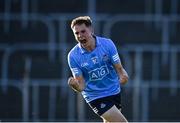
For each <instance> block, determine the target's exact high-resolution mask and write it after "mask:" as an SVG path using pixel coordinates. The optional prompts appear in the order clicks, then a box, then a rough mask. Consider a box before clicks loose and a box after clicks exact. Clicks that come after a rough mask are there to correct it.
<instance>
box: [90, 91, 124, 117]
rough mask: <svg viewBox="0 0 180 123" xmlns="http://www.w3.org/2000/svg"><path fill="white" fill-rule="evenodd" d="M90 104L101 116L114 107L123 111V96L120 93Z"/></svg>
mask: <svg viewBox="0 0 180 123" xmlns="http://www.w3.org/2000/svg"><path fill="white" fill-rule="evenodd" d="M88 104H89V106H90V107H91V108H92V110H93V111H94V112H95V113H96V114H98V115H99V116H101V115H102V114H104V113H105V112H106V111H108V110H109V109H110V108H111V107H113V106H114V105H115V106H116V107H117V108H118V109H121V94H120V93H118V94H116V95H112V96H107V97H103V98H99V99H96V100H93V101H91V102H89V103H88Z"/></svg>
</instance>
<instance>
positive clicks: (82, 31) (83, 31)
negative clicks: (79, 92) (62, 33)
mask: <svg viewBox="0 0 180 123" xmlns="http://www.w3.org/2000/svg"><path fill="white" fill-rule="evenodd" d="M80 32H81V33H85V32H86V30H81V31H80ZM75 34H76V35H78V34H79V32H75Z"/></svg>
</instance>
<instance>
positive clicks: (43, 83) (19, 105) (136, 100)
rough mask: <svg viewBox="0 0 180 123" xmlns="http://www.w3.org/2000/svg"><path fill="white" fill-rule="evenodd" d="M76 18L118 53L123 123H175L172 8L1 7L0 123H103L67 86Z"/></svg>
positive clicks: (176, 56)
mask: <svg viewBox="0 0 180 123" xmlns="http://www.w3.org/2000/svg"><path fill="white" fill-rule="evenodd" d="M80 15H89V16H90V17H91V18H92V19H93V23H94V28H95V32H96V34H97V35H98V36H105V37H107V38H111V39H112V40H113V41H114V43H115V44H116V46H117V48H118V51H119V54H120V57H121V60H122V64H123V65H124V67H125V69H126V70H127V72H128V73H129V76H130V80H129V83H128V84H127V85H125V86H123V87H122V93H123V94H122V105H123V109H122V112H123V114H124V115H125V116H126V117H127V119H128V120H129V121H131V122H132V121H136V122H140V121H144V122H150V121H156V122H158V121H164V122H169V121H180V105H179V104H180V64H179V63H180V35H179V34H180V1H179V0H51V1H49V0H0V120H1V121H36V122H38V121H49V122H50V121H63V122H68V121H81V122H85V121H89V122H91V121H102V120H101V119H100V118H99V117H97V116H96V115H95V114H94V113H93V111H91V109H90V108H89V107H88V105H87V104H86V103H85V101H84V100H83V99H82V97H81V95H80V94H77V93H75V92H73V91H72V90H71V89H70V88H69V87H68V85H67V78H68V77H69V76H71V72H70V70H69V67H68V65H67V53H68V52H69V50H70V49H71V48H72V47H73V46H74V45H75V44H76V41H75V40H74V37H73V34H72V31H71V29H70V22H71V20H72V19H73V18H75V17H77V16H80Z"/></svg>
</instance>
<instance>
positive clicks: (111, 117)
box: [101, 105, 127, 122]
mask: <svg viewBox="0 0 180 123" xmlns="http://www.w3.org/2000/svg"><path fill="white" fill-rule="evenodd" d="M101 117H102V118H103V119H105V120H106V121H108V122H127V120H126V118H125V117H124V116H123V114H122V113H121V112H120V111H119V109H118V108H117V107H116V106H115V105H114V106H113V107H111V108H110V109H109V110H108V111H106V112H105V113H104V114H102V115H101Z"/></svg>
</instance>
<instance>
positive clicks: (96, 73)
mask: <svg viewBox="0 0 180 123" xmlns="http://www.w3.org/2000/svg"><path fill="white" fill-rule="evenodd" d="M107 74H109V70H108V68H107V66H102V67H100V68H96V69H94V70H92V71H90V72H89V78H90V81H96V80H101V79H103V78H104V77H105V76H106V75H107Z"/></svg>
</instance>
